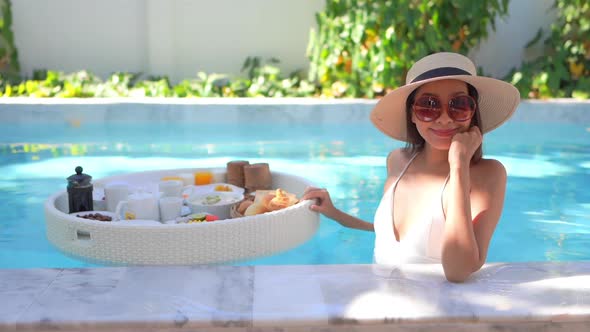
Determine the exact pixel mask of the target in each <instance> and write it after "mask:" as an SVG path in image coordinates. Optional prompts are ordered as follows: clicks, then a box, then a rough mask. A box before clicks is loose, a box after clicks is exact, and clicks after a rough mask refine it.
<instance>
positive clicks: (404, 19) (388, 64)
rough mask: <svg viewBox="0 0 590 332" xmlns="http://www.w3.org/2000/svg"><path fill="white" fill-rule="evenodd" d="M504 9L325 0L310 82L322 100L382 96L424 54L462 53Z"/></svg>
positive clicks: (403, 0)
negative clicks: (327, 98)
mask: <svg viewBox="0 0 590 332" xmlns="http://www.w3.org/2000/svg"><path fill="white" fill-rule="evenodd" d="M507 10H508V0H487V1H472V0H326V7H325V10H324V11H323V12H320V13H318V14H317V15H316V20H317V24H318V31H317V32H315V31H312V32H311V36H310V43H309V46H308V56H309V58H310V60H311V65H310V72H309V79H310V80H311V81H314V82H318V84H319V85H320V86H321V94H322V95H324V96H329V97H332V96H334V97H369V98H371V97H374V96H379V95H383V94H385V93H387V92H388V91H389V90H390V89H393V88H396V87H398V86H400V85H403V84H404V79H405V76H406V73H407V71H408V69H409V67H410V66H411V65H412V64H413V63H414V62H415V61H416V60H418V59H420V58H422V57H424V56H426V55H428V54H431V53H434V52H439V51H454V52H459V53H463V54H466V53H467V52H468V51H469V50H470V49H471V48H472V47H473V46H475V45H477V43H478V42H479V41H480V40H482V39H484V38H485V37H487V32H488V30H487V29H488V26H491V27H492V28H495V19H496V17H497V16H503V15H506V14H507Z"/></svg>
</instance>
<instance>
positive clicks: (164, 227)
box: [45, 168, 319, 265]
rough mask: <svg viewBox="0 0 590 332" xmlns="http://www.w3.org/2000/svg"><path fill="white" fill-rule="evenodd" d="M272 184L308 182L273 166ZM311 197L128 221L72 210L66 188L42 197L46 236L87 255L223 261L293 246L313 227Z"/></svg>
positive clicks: (289, 186) (127, 260)
mask: <svg viewBox="0 0 590 332" xmlns="http://www.w3.org/2000/svg"><path fill="white" fill-rule="evenodd" d="M197 171H212V172H214V173H216V174H217V176H222V177H223V176H225V169H202V168H201V169H196V168H195V169H174V170H160V171H148V172H139V173H132V174H124V175H117V176H112V177H108V178H102V179H98V180H95V181H94V187H95V188H100V187H103V186H104V184H106V183H107V182H110V181H125V182H127V183H129V184H130V185H141V184H142V183H146V182H152V181H158V180H159V179H161V178H162V177H165V176H174V175H176V174H179V173H188V172H191V173H194V172H197ZM272 182H273V188H283V189H285V190H287V191H288V192H291V193H294V194H296V195H297V196H298V197H301V196H302V195H303V191H304V190H305V188H306V187H307V186H308V185H310V183H309V182H308V181H307V180H305V179H303V178H301V177H298V176H294V175H289V174H285V173H280V172H272ZM311 204H312V202H311V201H301V202H299V203H297V204H295V205H293V206H290V207H288V208H285V209H282V210H278V211H273V212H268V213H264V214H259V215H255V216H247V217H241V218H234V219H226V220H218V221H215V222H207V223H194V224H157V225H131V224H125V223H124V222H101V221H96V220H87V219H82V218H78V217H76V216H75V215H70V214H69V213H68V212H69V208H68V194H67V192H66V190H63V191H60V192H57V193H55V194H53V195H52V196H51V197H49V198H48V199H47V201H46V203H45V218H46V224H47V225H46V226H47V238H48V239H49V241H50V242H51V243H52V244H53V245H55V246H56V247H58V248H59V249H60V250H62V251H64V252H66V253H68V254H70V255H73V256H76V257H82V258H85V259H88V260H91V261H96V262H104V263H114V264H131V265H167V264H169V265H178V264H181V265H184V264H207V263H227V262H236V261H243V260H248V259H253V258H257V257H262V256H268V255H273V254H276V253H279V252H282V251H285V250H288V249H291V248H294V247H296V246H298V245H300V244H302V243H304V242H305V241H307V240H308V239H310V238H311V237H312V236H313V235H314V234H315V232H316V230H317V228H318V225H319V214H318V213H316V212H313V211H311V210H310V209H309V206H310V205H311Z"/></svg>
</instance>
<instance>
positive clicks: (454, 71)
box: [410, 67, 473, 83]
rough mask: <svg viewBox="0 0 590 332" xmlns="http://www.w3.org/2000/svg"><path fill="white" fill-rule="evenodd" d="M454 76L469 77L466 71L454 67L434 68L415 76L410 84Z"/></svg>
mask: <svg viewBox="0 0 590 332" xmlns="http://www.w3.org/2000/svg"><path fill="white" fill-rule="evenodd" d="M456 75H469V76H473V75H471V74H470V73H469V72H468V71H465V70H463V69H460V68H456V67H440V68H434V69H431V70H429V71H425V72H423V73H422V74H420V75H418V76H416V78H414V79H413V80H412V81H411V82H410V83H414V82H419V81H424V80H427V79H430V78H435V77H441V76H456Z"/></svg>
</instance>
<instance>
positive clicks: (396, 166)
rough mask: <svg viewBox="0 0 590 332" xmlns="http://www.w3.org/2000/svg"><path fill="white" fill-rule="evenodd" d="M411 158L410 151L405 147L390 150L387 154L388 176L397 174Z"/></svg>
mask: <svg viewBox="0 0 590 332" xmlns="http://www.w3.org/2000/svg"><path fill="white" fill-rule="evenodd" d="M410 158H412V154H411V152H410V151H409V150H408V149H406V148H399V149H395V150H393V151H391V152H390V153H389V155H388V156H387V174H388V176H391V175H395V174H399V173H400V172H401V171H402V169H403V168H404V166H405V165H406V164H407V163H408V161H410Z"/></svg>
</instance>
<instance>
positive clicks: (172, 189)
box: [158, 180, 185, 197]
mask: <svg viewBox="0 0 590 332" xmlns="http://www.w3.org/2000/svg"><path fill="white" fill-rule="evenodd" d="M184 188H185V186H184V184H183V182H182V181H180V180H166V181H160V182H159V183H158V190H159V191H160V193H161V195H162V197H182V191H183V190H184Z"/></svg>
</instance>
